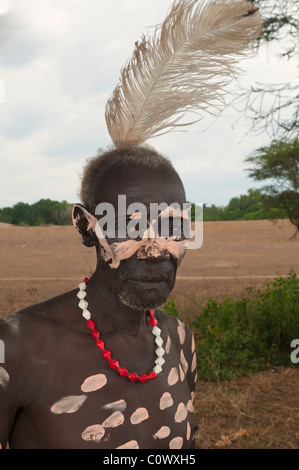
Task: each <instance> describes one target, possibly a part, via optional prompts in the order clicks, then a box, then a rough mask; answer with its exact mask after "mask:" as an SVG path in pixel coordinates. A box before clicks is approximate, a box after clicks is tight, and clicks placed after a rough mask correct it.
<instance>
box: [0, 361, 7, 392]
mask: <svg viewBox="0 0 299 470" xmlns="http://www.w3.org/2000/svg"><path fill="white" fill-rule="evenodd" d="M8 384H9V373H8V372H7V370H5V369H4V367H1V366H0V385H1V386H2V387H7V385H8Z"/></svg>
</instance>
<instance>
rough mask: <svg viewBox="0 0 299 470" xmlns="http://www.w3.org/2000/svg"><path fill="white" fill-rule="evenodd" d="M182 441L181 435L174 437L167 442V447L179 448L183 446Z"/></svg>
mask: <svg viewBox="0 0 299 470" xmlns="http://www.w3.org/2000/svg"><path fill="white" fill-rule="evenodd" d="M183 442H184V440H183V438H182V437H174V438H173V439H171V441H170V443H169V449H181V448H182V447H183Z"/></svg>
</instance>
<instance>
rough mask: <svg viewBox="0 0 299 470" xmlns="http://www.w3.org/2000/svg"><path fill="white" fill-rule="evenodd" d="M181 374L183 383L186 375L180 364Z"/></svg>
mask: <svg viewBox="0 0 299 470" xmlns="http://www.w3.org/2000/svg"><path fill="white" fill-rule="evenodd" d="M179 372H180V379H181V381H182V382H183V381H184V379H185V374H184V371H183V368H182V366H181V364H179Z"/></svg>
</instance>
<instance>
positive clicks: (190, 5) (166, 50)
mask: <svg viewBox="0 0 299 470" xmlns="http://www.w3.org/2000/svg"><path fill="white" fill-rule="evenodd" d="M261 27H262V20H261V17H260V14H259V11H258V8H256V7H255V6H254V5H253V4H252V3H250V2H248V1H246V0H175V1H174V3H173V4H172V7H171V8H170V11H169V13H168V15H167V17H166V19H165V21H164V23H163V24H162V26H161V27H158V28H156V29H155V32H154V34H153V36H152V37H150V38H146V37H142V39H141V41H140V42H138V43H136V44H135V51H134V53H133V56H132V58H131V59H130V60H129V61H128V63H127V64H126V65H125V67H124V68H123V69H122V70H121V77H120V83H119V84H118V85H117V87H116V88H115V90H114V92H113V95H112V97H111V98H110V99H109V101H108V102H107V105H106V113H105V114H106V123H107V128H108V131H109V134H110V136H111V138H112V140H113V142H114V144H115V146H116V147H120V146H126V145H140V144H142V143H143V142H145V141H147V140H148V139H150V138H152V137H154V136H157V135H160V134H162V133H166V132H170V131H171V130H173V129H175V128H177V127H178V126H182V125H188V124H191V123H190V122H189V123H182V118H183V116H184V115H185V113H186V112H188V111H195V112H196V113H199V114H200V113H201V112H202V111H208V112H209V111H211V110H213V107H215V106H217V105H219V104H220V103H223V92H224V86H225V85H226V84H227V83H228V82H229V81H230V80H231V79H232V78H234V77H235V75H236V72H237V71H238V66H237V64H238V62H239V59H240V58H241V57H242V56H243V55H244V53H245V52H247V50H248V45H249V42H250V41H252V40H253V39H255V38H257V37H258V36H259V35H260V32H261ZM193 122H194V121H193Z"/></svg>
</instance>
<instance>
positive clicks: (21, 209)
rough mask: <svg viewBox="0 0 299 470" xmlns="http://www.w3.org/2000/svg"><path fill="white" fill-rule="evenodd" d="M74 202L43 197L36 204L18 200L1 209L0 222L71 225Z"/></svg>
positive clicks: (32, 224) (33, 224)
mask: <svg viewBox="0 0 299 470" xmlns="http://www.w3.org/2000/svg"><path fill="white" fill-rule="evenodd" d="M71 214H72V204H69V203H68V202H66V201H62V202H58V201H51V200H50V199H41V200H40V201H38V202H35V203H34V204H27V203H24V202H18V203H17V204H15V205H14V206H13V207H4V208H3V209H0V222H5V223H7V224H13V225H31V226H36V225H49V224H52V225H70V224H71V223H72V217H71Z"/></svg>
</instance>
